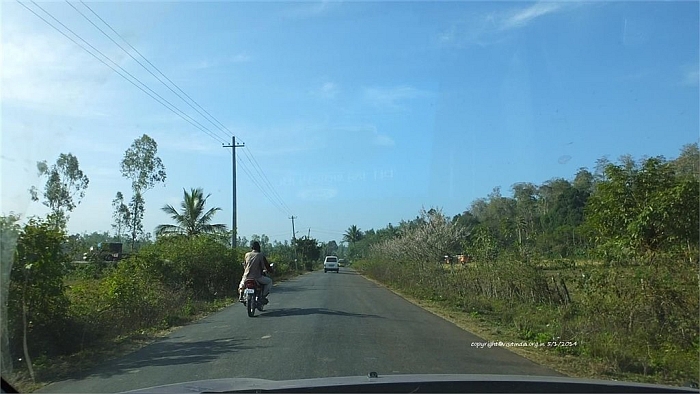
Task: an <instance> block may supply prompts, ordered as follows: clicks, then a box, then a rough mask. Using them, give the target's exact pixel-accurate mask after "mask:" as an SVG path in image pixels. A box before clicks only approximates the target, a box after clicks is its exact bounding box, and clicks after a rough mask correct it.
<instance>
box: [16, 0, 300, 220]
mask: <svg viewBox="0 0 700 394" xmlns="http://www.w3.org/2000/svg"><path fill="white" fill-rule="evenodd" d="M30 1H31V2H32V4H34V5H35V6H36V7H37V8H39V9H40V10H41V11H43V12H44V13H45V14H46V15H48V16H49V17H51V19H53V20H54V21H56V22H57V23H58V24H59V25H61V26H62V27H63V28H64V29H65V30H67V31H68V32H70V33H71V34H72V35H73V36H75V37H76V38H78V39H79V40H80V41H82V42H83V43H85V44H86V45H87V46H88V47H90V48H91V49H92V50H93V51H95V52H97V53H98V54H100V55H101V56H102V57H103V58H104V59H106V60H107V61H109V62H110V63H112V64H113V65H114V66H115V67H116V68H115V67H113V66H111V65H110V64H108V63H107V62H106V61H105V60H103V59H101V58H100V57H98V56H97V55H96V54H95V53H93V52H92V51H90V50H89V49H87V48H86V47H85V46H83V45H81V44H80V43H79V42H77V41H76V40H75V39H73V38H72V37H71V36H69V35H68V34H66V33H65V32H64V31H62V30H61V29H59V28H58V27H57V26H55V25H54V24H52V23H51V22H49V21H48V20H46V19H45V18H44V17H42V16H41V15H39V14H38V13H37V12H36V11H34V10H32V9H31V8H29V7H28V6H27V5H25V4H24V3H22V2H20V1H19V0H17V2H18V3H19V4H20V5H21V6H23V7H24V8H26V9H27V10H28V11H29V12H31V13H32V14H34V15H35V16H37V17H38V18H39V19H41V20H42V21H44V22H45V23H46V24H47V25H49V26H50V27H52V28H53V29H54V30H56V31H57V32H59V33H60V34H61V35H63V36H64V37H66V38H67V39H69V40H70V41H71V42H73V43H74V44H75V45H77V46H78V47H80V48H81V49H83V50H84V51H85V52H87V53H88V54H90V55H91V56H92V57H94V58H95V59H97V60H98V61H99V62H101V63H102V64H104V65H105V66H107V67H108V68H110V69H111V70H112V71H114V72H115V73H117V74H118V75H119V76H121V77H122V78H124V79H125V80H126V81H127V82H129V83H131V84H132V85H134V86H135V87H136V88H138V89H139V90H141V91H142V92H144V93H145V94H147V95H148V96H149V97H151V98H152V99H154V100H155V101H157V102H158V103H159V104H161V105H163V106H164V107H165V108H167V109H168V110H170V111H171V112H173V113H174V114H175V115H177V116H179V117H180V118H182V119H183V120H185V121H186V122H188V123H189V124H191V125H192V126H194V127H195V128H197V129H199V130H200V131H202V132H204V133H205V134H207V135H209V136H210V137H212V138H213V139H215V140H217V141H219V142H221V143H225V141H224V140H222V138H221V137H220V136H219V135H215V134H213V132H212V131H211V130H210V129H209V128H208V127H206V126H204V125H202V124H201V123H200V122H198V121H197V120H195V119H193V118H192V117H191V116H189V115H188V114H186V113H185V112H184V111H182V110H180V109H179V108H178V107H177V106H175V105H174V104H172V103H171V102H170V101H168V100H167V99H165V98H164V97H162V96H161V95H160V94H158V93H157V92H155V91H154V90H153V89H151V88H150V87H149V86H147V85H146V84H145V83H143V82H142V81H141V80H140V79H138V78H137V77H135V76H134V75H132V74H131V73H130V72H128V71H127V70H125V69H124V68H123V67H121V66H120V65H118V64H117V63H115V62H114V61H113V60H112V59H111V58H109V56H107V55H105V54H104V53H102V52H101V51H100V50H99V49H97V48H95V47H94V46H93V45H92V44H90V43H89V42H87V41H86V40H85V39H83V38H82V37H81V36H80V35H79V34H77V33H75V32H74V31H73V30H71V29H70V28H69V27H68V26H66V25H65V24H64V23H62V22H61V21H60V20H58V19H57V18H56V17H54V16H53V15H52V14H51V13H50V12H48V11H47V10H45V9H44V8H42V7H41V6H40V5H38V4H37V3H36V2H35V1H34V0H30ZM66 2H67V3H68V5H70V6H71V7H72V8H73V9H75V10H76V11H77V12H78V13H79V14H80V15H81V16H83V18H85V19H86V20H88V22H90V23H91V24H92V25H93V26H94V27H95V28H97V29H98V30H99V31H100V32H101V33H102V34H104V35H105V36H106V37H107V38H109V39H110V40H111V41H112V42H113V43H114V44H116V45H117V46H118V47H119V48H120V49H121V50H122V51H124V52H125V53H127V55H129V56H130V57H131V58H132V59H134V60H135V61H136V62H137V63H138V64H139V65H140V66H141V67H143V68H144V69H145V70H146V71H148V72H149V73H150V74H151V75H153V76H154V77H155V78H156V79H158V81H159V82H161V83H162V84H164V85H165V86H166V87H167V88H168V89H169V90H170V91H172V92H173V93H175V94H176V95H177V96H178V97H179V98H180V99H181V100H183V101H185V103H187V104H188V105H189V106H190V107H192V108H193V109H195V111H197V112H198V113H199V114H200V115H202V116H203V117H204V118H206V119H207V120H208V121H209V122H210V123H212V124H214V125H215V126H217V123H218V126H217V127H218V128H219V129H220V130H222V131H223V129H225V130H227V131H229V133H230V130H228V128H226V126H225V125H223V124H222V123H221V122H220V121H218V119H216V118H215V117H214V116H213V115H211V114H210V113H209V112H208V111H206V110H205V109H204V108H202V106H201V105H199V104H198V103H197V102H196V101H195V100H194V99H192V98H191V97H190V96H189V95H187V93H185V92H184V91H183V90H182V89H180V87H179V86H177V84H175V83H174V82H172V81H171V80H170V79H169V78H168V77H167V76H166V75H165V74H163V73H162V72H161V71H160V70H159V69H158V68H157V67H156V66H155V65H153V64H152V63H151V62H150V61H149V60H148V59H147V58H146V57H145V56H143V55H142V54H141V53H140V52H139V51H138V50H137V49H136V48H134V47H133V46H132V45H131V44H129V43H128V42H127V41H126V40H125V39H124V38H123V37H122V36H121V35H119V33H117V32H116V31H115V30H114V29H113V28H112V27H111V26H110V25H109V24H108V23H107V22H106V21H104V19H102V18H101V17H100V16H99V15H98V14H97V13H96V12H95V11H94V10H92V9H91V8H90V7H89V6H88V5H87V4H85V3H83V2H82V1H81V3H82V4H83V5H84V6H85V7H86V8H88V9H89V10H90V11H91V12H92V13H93V14H94V15H95V16H96V17H97V18H99V19H100V20H101V21H102V22H103V23H104V24H105V25H106V26H107V27H109V28H110V30H112V31H113V32H114V33H115V34H116V35H117V36H118V37H119V38H121V39H122V40H123V41H124V42H125V43H126V44H127V45H129V47H131V48H132V49H133V50H134V51H135V52H136V53H138V54H139V55H140V56H141V57H142V58H143V59H144V60H145V61H146V62H147V63H148V64H149V65H151V67H153V68H154V69H155V70H156V71H158V73H159V74H161V75H162V76H163V78H165V79H166V80H168V82H170V83H171V84H172V85H173V86H174V87H175V88H177V89H178V90H179V91H180V92H182V94H183V95H185V96H186V97H187V98H189V99H190V100H191V101H192V102H193V103H194V104H195V105H196V106H197V107H199V108H201V109H202V111H204V112H205V113H206V114H207V115H208V116H209V117H207V116H205V115H204V114H203V113H202V112H200V111H198V110H197V109H196V108H194V107H193V106H192V105H191V104H190V103H189V102H187V100H185V99H184V98H183V97H182V96H181V95H179V94H177V92H175V91H174V90H173V89H172V88H170V86H168V85H167V84H166V83H165V82H163V80H162V79H160V78H158V77H157V76H156V75H155V74H154V73H153V72H152V71H151V70H149V69H148V68H147V67H146V66H145V65H144V64H143V63H141V62H140V61H139V60H138V59H136V58H135V57H134V56H132V55H131V53H129V51H127V50H126V49H125V48H124V47H123V46H121V45H119V43H117V42H116V41H115V40H114V39H113V38H112V37H110V36H109V35H108V34H107V33H106V32H105V31H104V30H102V29H101V28H99V27H98V26H97V25H96V24H95V23H94V22H93V21H92V20H90V18H88V17H87V16H86V15H85V14H84V13H82V12H81V11H80V10H78V9H77V8H76V7H75V6H73V5H72V4H71V3H70V2H68V1H66ZM117 69H119V70H121V72H120V71H119V70H117ZM125 74H126V75H125ZM127 75H128V77H127ZM129 77H130V78H131V79H130V78H129ZM134 81H136V82H138V84H137V83H136V82H134ZM139 84H140V85H141V86H139ZM231 135H233V133H231ZM244 153H245V154H246V158H247V159H248V161H249V162H250V163H251V166H252V169H253V170H254V171H256V172H257V173H258V174H259V175H260V178H261V179H262V180H263V182H264V184H263V185H264V186H267V187H268V188H269V190H270V191H271V193H272V195H270V193H269V192H267V191H266V190H265V187H263V185H261V184H260V182H258V181H257V179H256V177H254V176H253V175H252V174H251V172H250V171H249V170H248V168H247V165H246V164H245V163H244V162H243V161H242V160H240V158H239V159H238V162H239V163H240V164H241V166H242V168H243V170H244V172H246V174H247V175H248V176H249V178H250V179H251V181H252V182H253V183H254V184H255V185H256V186H257V187H258V189H260V191H261V192H262V193H263V195H264V196H265V197H266V198H267V199H268V200H269V201H270V202H271V203H272V204H273V205H274V206H275V207H277V208H278V209H280V210H281V211H282V212H284V213H285V214H289V213H290V212H291V210H290V209H289V207H288V206H287V205H286V204H285V202H284V200H282V198H281V196H280V195H279V193H277V191H276V190H275V188H274V187H273V186H272V183H271V182H270V180H269V178H268V177H267V175H266V174H265V172H264V171H263V170H262V168H261V167H260V164H259V163H258V162H257V160H256V159H255V157H254V156H253V155H252V152H248V151H245V150H244Z"/></svg>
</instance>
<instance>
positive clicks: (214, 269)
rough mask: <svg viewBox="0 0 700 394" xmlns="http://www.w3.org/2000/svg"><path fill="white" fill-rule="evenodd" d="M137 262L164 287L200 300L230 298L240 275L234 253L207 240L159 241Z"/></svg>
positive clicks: (206, 237) (203, 238)
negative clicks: (140, 261) (183, 291)
mask: <svg viewBox="0 0 700 394" xmlns="http://www.w3.org/2000/svg"><path fill="white" fill-rule="evenodd" d="M139 258H140V260H143V261H144V263H143V264H144V269H146V270H147V271H148V272H149V273H150V274H151V275H152V276H153V277H155V278H157V279H158V280H159V281H160V282H161V283H163V284H164V285H166V286H168V287H170V288H173V289H182V288H185V289H188V290H189V291H191V292H192V294H193V295H194V296H196V297H198V298H203V299H212V298H214V297H222V296H226V295H231V294H234V293H235V292H236V289H237V288H238V282H239V281H240V278H241V275H242V274H243V271H242V266H241V264H240V261H241V259H240V255H239V254H238V252H235V251H232V250H231V249H230V248H227V247H226V246H224V245H223V244H221V243H220V242H218V241H217V240H216V239H215V238H213V237H209V236H198V237H193V238H187V237H163V238H159V239H158V240H157V241H156V242H155V243H154V244H153V245H149V246H145V247H143V248H141V250H140V251H139Z"/></svg>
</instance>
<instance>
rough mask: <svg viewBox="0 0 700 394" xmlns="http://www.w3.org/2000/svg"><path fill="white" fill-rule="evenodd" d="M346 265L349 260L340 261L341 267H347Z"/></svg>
mask: <svg viewBox="0 0 700 394" xmlns="http://www.w3.org/2000/svg"><path fill="white" fill-rule="evenodd" d="M346 265H347V260H345V259H340V260H338V266H339V267H345V266H346Z"/></svg>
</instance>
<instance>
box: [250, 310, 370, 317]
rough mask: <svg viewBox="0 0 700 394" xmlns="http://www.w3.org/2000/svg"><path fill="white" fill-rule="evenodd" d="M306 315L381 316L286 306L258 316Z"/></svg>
mask: <svg viewBox="0 0 700 394" xmlns="http://www.w3.org/2000/svg"><path fill="white" fill-rule="evenodd" d="M307 315H331V316H349V317H374V318H381V319H383V317H381V316H377V315H366V314H362V313H350V312H343V311H333V310H330V309H325V308H287V309H277V310H271V311H269V312H263V313H261V314H260V317H286V316H307Z"/></svg>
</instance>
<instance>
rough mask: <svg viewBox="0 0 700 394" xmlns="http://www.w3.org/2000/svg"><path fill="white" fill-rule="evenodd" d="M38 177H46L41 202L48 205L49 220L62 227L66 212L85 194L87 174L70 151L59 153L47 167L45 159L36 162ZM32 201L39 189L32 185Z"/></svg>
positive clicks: (87, 180) (37, 199)
mask: <svg viewBox="0 0 700 394" xmlns="http://www.w3.org/2000/svg"><path fill="white" fill-rule="evenodd" d="M37 170H38V171H39V177H45V178H46V184H45V185H44V192H43V197H44V201H43V204H44V205H46V206H47V207H49V209H50V210H51V214H50V215H49V218H50V221H51V222H52V223H53V224H54V225H55V226H57V227H60V228H63V227H65V225H66V222H67V221H68V212H72V211H73V209H75V207H76V206H77V205H78V204H80V200H81V199H82V198H83V197H84V196H85V189H87V187H88V184H89V182H90V181H89V179H88V177H87V175H85V174H83V171H82V170H81V169H80V165H79V163H78V158H76V157H75V156H73V155H72V154H71V153H68V154H65V153H61V154H60V155H59V156H58V159H57V160H56V164H54V165H52V166H51V167H49V165H48V164H47V163H46V161H40V162H38V163H37ZM29 193H30V194H31V198H32V200H33V201H39V191H38V189H37V188H36V187H34V186H32V188H31V189H29Z"/></svg>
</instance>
